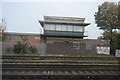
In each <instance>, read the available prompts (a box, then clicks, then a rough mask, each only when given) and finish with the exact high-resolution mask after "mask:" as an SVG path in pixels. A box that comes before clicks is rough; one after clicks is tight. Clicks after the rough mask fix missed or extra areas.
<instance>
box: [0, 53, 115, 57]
mask: <svg viewBox="0 0 120 80" xmlns="http://www.w3.org/2000/svg"><path fill="white" fill-rule="evenodd" d="M0 55H1V56H65V57H115V56H113V55H98V54H89V55H88V54H65V55H63V54H45V55H40V54H13V53H9V54H0Z"/></svg>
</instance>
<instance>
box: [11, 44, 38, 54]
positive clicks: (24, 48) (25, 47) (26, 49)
mask: <svg viewBox="0 0 120 80" xmlns="http://www.w3.org/2000/svg"><path fill="white" fill-rule="evenodd" d="M13 51H14V53H17V54H29V53H37V49H36V48H35V47H33V46H32V45H31V44H30V43H25V42H23V43H22V42H17V43H16V44H15V45H14V47H13Z"/></svg>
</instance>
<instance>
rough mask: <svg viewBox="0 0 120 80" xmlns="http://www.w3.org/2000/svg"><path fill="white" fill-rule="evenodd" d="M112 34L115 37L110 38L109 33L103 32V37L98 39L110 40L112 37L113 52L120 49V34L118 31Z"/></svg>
mask: <svg viewBox="0 0 120 80" xmlns="http://www.w3.org/2000/svg"><path fill="white" fill-rule="evenodd" d="M112 34H113V35H112V36H110V33H109V32H108V31H105V32H103V34H102V36H100V37H98V39H102V40H109V39H110V37H111V38H112V40H113V41H112V43H111V48H112V49H113V51H115V49H120V39H119V38H120V34H119V33H117V31H113V32H112Z"/></svg>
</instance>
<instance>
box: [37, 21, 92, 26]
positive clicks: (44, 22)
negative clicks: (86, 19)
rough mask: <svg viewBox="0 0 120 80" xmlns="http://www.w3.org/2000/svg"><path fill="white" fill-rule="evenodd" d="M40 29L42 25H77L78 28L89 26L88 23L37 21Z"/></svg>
mask: <svg viewBox="0 0 120 80" xmlns="http://www.w3.org/2000/svg"><path fill="white" fill-rule="evenodd" d="M39 23H40V24H41V26H42V27H44V24H65V25H78V26H87V25H90V23H75V22H74V23H71V22H47V21H39Z"/></svg>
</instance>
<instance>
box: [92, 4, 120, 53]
mask: <svg viewBox="0 0 120 80" xmlns="http://www.w3.org/2000/svg"><path fill="white" fill-rule="evenodd" d="M119 10H120V9H119V7H118V5H117V4H116V3H114V2H104V3H103V4H102V5H100V6H98V12H96V13H95V15H94V16H95V23H96V24H97V27H100V29H102V30H104V33H103V37H102V38H101V39H105V40H110V47H111V51H110V52H111V53H114V52H115V49H116V48H120V47H118V46H119V44H118V43H119V42H120V41H117V42H116V40H120V37H119V35H120V34H119V33H117V32H115V31H114V30H115V29H119V26H120V20H119V19H118V18H119V15H118V13H119ZM99 39H100V37H99Z"/></svg>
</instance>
